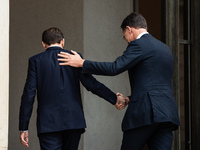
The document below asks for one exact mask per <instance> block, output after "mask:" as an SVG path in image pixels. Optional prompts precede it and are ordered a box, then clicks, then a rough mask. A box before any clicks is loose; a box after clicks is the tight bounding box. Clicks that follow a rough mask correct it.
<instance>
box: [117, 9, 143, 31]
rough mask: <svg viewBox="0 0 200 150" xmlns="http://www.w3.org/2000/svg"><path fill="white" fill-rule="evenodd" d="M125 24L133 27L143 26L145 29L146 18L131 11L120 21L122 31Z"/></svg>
mask: <svg viewBox="0 0 200 150" xmlns="http://www.w3.org/2000/svg"><path fill="white" fill-rule="evenodd" d="M126 26H130V27H133V28H136V29H138V28H144V29H147V22H146V19H145V18H144V17H143V16H142V15H141V14H139V13H137V12H133V13H131V14H130V15H128V16H127V17H126V18H125V19H124V20H123V22H122V24H121V28H122V30H123V31H124V30H125V29H126Z"/></svg>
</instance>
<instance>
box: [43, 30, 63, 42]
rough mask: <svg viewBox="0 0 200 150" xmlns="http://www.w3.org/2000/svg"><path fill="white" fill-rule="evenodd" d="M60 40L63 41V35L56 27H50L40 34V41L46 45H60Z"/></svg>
mask: <svg viewBox="0 0 200 150" xmlns="http://www.w3.org/2000/svg"><path fill="white" fill-rule="evenodd" d="M62 39H64V36H63V33H62V32H61V31H60V29H58V28H56V27H51V28H49V29H47V30H45V31H44V32H43V33H42V41H43V42H44V43H45V44H47V45H51V44H55V43H59V44H60V41H61V40H62Z"/></svg>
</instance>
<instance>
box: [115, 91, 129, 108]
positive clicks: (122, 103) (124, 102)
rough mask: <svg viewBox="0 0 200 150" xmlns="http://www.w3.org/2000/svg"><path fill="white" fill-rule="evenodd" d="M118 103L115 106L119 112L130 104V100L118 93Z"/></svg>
mask: <svg viewBox="0 0 200 150" xmlns="http://www.w3.org/2000/svg"><path fill="white" fill-rule="evenodd" d="M116 95H117V102H116V104H115V107H116V108H117V109H118V110H122V109H124V108H125V107H126V106H127V105H128V103H129V101H130V100H129V98H128V97H125V96H124V95H123V94H121V93H117V94H116Z"/></svg>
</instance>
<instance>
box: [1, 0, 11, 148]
mask: <svg viewBox="0 0 200 150" xmlns="http://www.w3.org/2000/svg"><path fill="white" fill-rule="evenodd" d="M0 20H1V21H0V33H1V34H0V45H1V48H0V54H1V55H0V70H1V71H0V89H1V90H0V114H1V123H0V133H1V134H0V149H1V150H7V147H8V115H9V108H8V102H9V95H8V91H9V1H6V0H4V1H2V0H1V1H0Z"/></svg>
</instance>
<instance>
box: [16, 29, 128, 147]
mask: <svg viewBox="0 0 200 150" xmlns="http://www.w3.org/2000/svg"><path fill="white" fill-rule="evenodd" d="M42 44H43V47H44V49H45V52H42V53H40V54H37V55H35V56H33V57H31V58H30V59H29V67H28V75H27V80H26V84H25V87H24V92H23V95H22V98H21V106H20V115H19V130H20V140H21V143H22V145H24V146H26V147H29V145H28V125H29V120H30V117H31V114H32V109H33V103H34V99H35V95H36V92H37V100H38V108H37V132H38V137H39V141H40V146H41V149H42V150H77V149H78V144H79V140H80V136H81V134H82V133H83V132H84V131H85V128H86V123H85V118H84V113H83V106H82V101H81V94H80V81H81V83H82V84H83V85H84V87H86V89H87V90H89V91H91V92H92V93H94V94H96V95H98V96H100V97H102V98H104V99H105V100H107V101H108V102H110V103H111V104H113V105H115V106H116V107H117V108H118V109H122V108H123V107H124V105H125V99H124V97H123V96H120V95H121V94H120V95H119V94H118V96H116V94H115V93H113V92H112V91H111V90H109V89H108V88H107V87H106V86H104V85H103V84H102V83H100V82H98V81H97V80H96V79H95V78H94V77H93V76H92V75H91V74H84V73H82V70H81V68H73V67H70V66H59V62H58V60H57V59H58V53H60V52H61V51H62V52H66V53H70V51H68V50H63V47H64V36H63V33H62V32H61V31H60V30H59V29H57V28H50V29H47V30H45V31H44V32H43V34H42Z"/></svg>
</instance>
